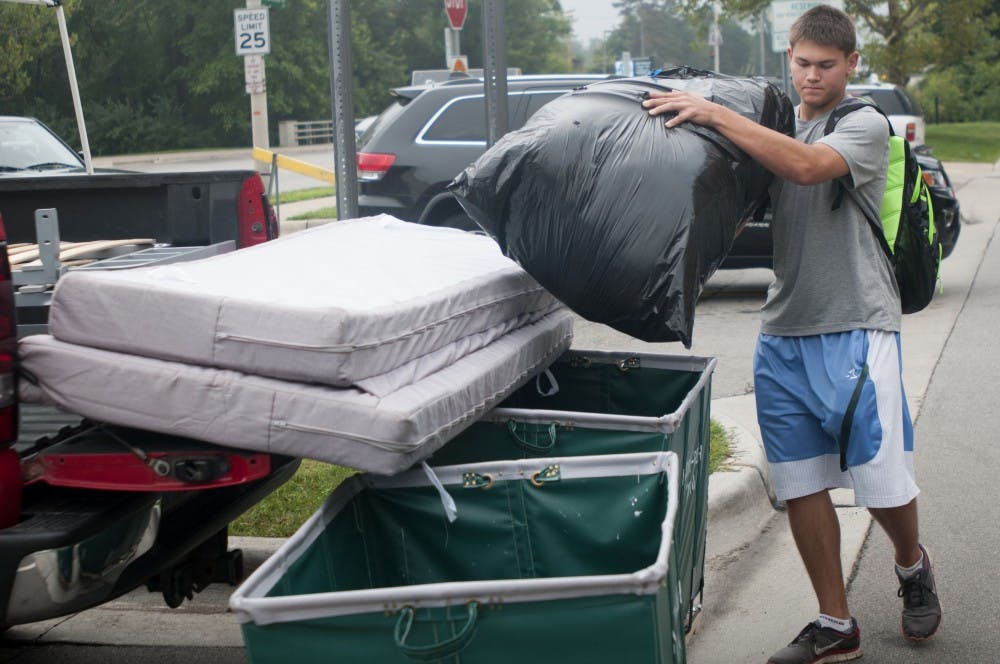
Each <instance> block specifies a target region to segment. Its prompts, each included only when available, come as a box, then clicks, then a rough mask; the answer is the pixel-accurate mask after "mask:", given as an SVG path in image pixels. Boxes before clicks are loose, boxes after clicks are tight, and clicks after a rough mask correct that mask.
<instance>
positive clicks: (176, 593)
mask: <svg viewBox="0 0 1000 664" xmlns="http://www.w3.org/2000/svg"><path fill="white" fill-rule="evenodd" d="M0 228H2V230H0V338H2V340H0V627H4V626H10V625H15V624H21V623H26V622H33V621H36V620H42V619H47V618H52V617H56V616H60V615H67V614H70V613H73V612H76V611H79V610H81V609H85V608H88V607H92V606H96V605H98V604H101V603H103V602H106V601H108V600H111V599H113V598H115V597H118V596H119V595H122V594H123V593H126V592H128V591H131V590H133V589H135V588H137V587H140V586H142V585H146V586H147V587H148V588H149V589H150V590H153V591H160V592H162V593H163V595H164V598H165V599H166V601H167V604H169V605H170V606H178V605H179V604H180V603H181V602H182V601H183V599H184V598H185V597H188V598H190V597H191V596H192V595H193V593H194V592H198V591H200V590H201V589H203V588H204V587H205V586H207V585H208V584H209V583H211V582H213V581H226V582H230V583H236V582H237V581H239V580H240V578H241V576H242V562H241V556H240V554H239V552H238V551H228V547H227V526H228V524H229V523H230V522H231V521H232V520H233V519H235V518H236V517H238V516H239V515H240V514H242V513H243V512H245V511H246V510H247V509H249V508H250V507H252V506H253V505H254V504H256V503H257V502H259V501H260V500H261V499H263V498H264V497H265V496H267V495H268V494H269V493H270V492H272V491H273V490H274V489H275V488H277V487H278V486H280V485H281V484H282V483H283V482H285V481H286V480H287V479H288V478H289V477H291V475H292V474H294V472H295V470H296V468H297V467H298V460H297V459H292V458H286V457H279V456H276V455H261V454H259V453H249V452H247V453H242V452H240V451H239V450H233V449H228V448H227V449H225V450H223V449H222V448H219V447H216V446H212V445H208V444H205V443H200V442H198V441H193V440H189V439H185V438H181V437H178V436H167V435H162V434H154V433H151V432H146V431H141V430H136V429H129V428H124V427H115V426H109V425H105V424H103V423H99V422H90V421H86V420H83V419H82V418H81V417H79V416H77V415H74V414H73V413H66V412H62V411H59V410H56V409H55V408H52V407H49V406H42V405H38V404H26V403H21V402H20V401H19V398H18V383H19V381H23V380H28V381H30V380H31V376H27V375H24V374H23V372H20V371H19V369H18V362H17V344H18V338H19V336H24V335H26V334H32V333H38V332H44V331H45V329H46V321H47V309H48V301H49V297H50V296H51V292H52V289H53V287H54V284H55V282H56V281H57V280H58V277H59V275H60V274H62V273H64V272H65V271H66V270H69V269H80V267H79V266H76V267H74V266H71V264H70V263H71V262H70V261H62V260H60V251H59V249H60V247H62V248H65V247H67V246H69V247H77V248H78V249H79V248H80V247H83V246H88V247H97V253H96V255H91V258H95V259H96V260H95V261H94V262H91V263H89V264H88V265H86V268H87V269H102V268H103V267H104V266H105V265H106V266H107V269H113V268H119V267H122V266H123V265H124V264H152V263H155V262H164V261H167V262H170V261H179V260H185V259H187V258H191V257H198V256H205V255H210V254H212V253H218V252H221V251H227V250H230V249H236V248H239V247H244V246H248V245H251V244H256V243H258V242H264V241H267V240H269V239H271V238H274V237H276V235H277V232H278V229H277V221H276V219H275V217H274V214H273V212H272V210H271V207H270V205H269V203H268V200H267V196H266V195H265V189H264V185H263V182H262V180H261V177H260V175H259V174H257V173H256V172H254V171H225V172H212V173H178V174H169V173H165V174H138V173H109V174H96V175H86V174H79V175H61V176H52V175H34V176H31V177H25V176H24V175H22V174H20V173H6V174H4V177H0ZM39 235H41V237H39ZM123 238H142V239H143V240H142V242H141V243H136V244H135V245H134V246H133V245H132V244H130V243H129V242H125V243H121V242H113V241H114V240H121V239H123ZM15 245H20V246H17V247H15ZM140 245H141V246H140ZM10 247H14V249H10V254H11V255H14V253H15V251H16V252H24V251H28V252H31V251H34V252H35V254H37V256H38V259H37V260H31V261H24V260H22V259H23V254H19V258H18V259H16V260H13V259H9V258H8V250H9V248H10ZM101 247H104V249H101ZM82 253H86V252H82ZM91 253H92V254H93V252H91ZM80 254H81V251H76V252H74V254H73V255H74V257H78V256H79V255H80ZM12 260H13V262H14V263H16V268H17V269H15V270H13V271H12V269H11V263H12ZM76 262H77V260H76V259H74V261H72V263H74V264H75V263H76Z"/></svg>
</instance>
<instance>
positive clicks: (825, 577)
mask: <svg viewBox="0 0 1000 664" xmlns="http://www.w3.org/2000/svg"><path fill="white" fill-rule="evenodd" d="M787 505H788V523H789V525H790V526H791V528H792V536H793V537H794V538H795V545H796V546H797V547H798V549H799V555H800V556H801V557H802V562H803V563H805V566H806V572H807V573H808V574H809V580H810V581H811V582H812V586H813V591H814V592H815V593H816V599H817V600H818V601H819V612H820V613H825V614H826V615H828V616H833V617H834V618H839V619H841V620H849V619H850V617H851V612H850V610H848V608H847V592H846V590H845V588H844V572H843V569H842V567H841V564H840V521H838V520H837V512H836V510H835V509H834V508H833V501H831V500H830V494H829V492H827V491H820V492H819V493H814V494H811V495H808V496H803V497H802V498H793V499H790V500H788V501H787Z"/></svg>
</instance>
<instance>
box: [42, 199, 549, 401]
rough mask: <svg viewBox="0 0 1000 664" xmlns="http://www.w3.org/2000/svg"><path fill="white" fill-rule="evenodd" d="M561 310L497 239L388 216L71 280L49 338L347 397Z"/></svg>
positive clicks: (61, 290)
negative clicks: (416, 364) (410, 366)
mask: <svg viewBox="0 0 1000 664" xmlns="http://www.w3.org/2000/svg"><path fill="white" fill-rule="evenodd" d="M559 306H560V305H559V303H558V301H557V300H556V299H555V298H554V297H552V296H551V295H550V294H549V293H548V292H547V291H545V290H544V289H542V288H541V287H540V286H539V285H538V284H537V283H536V282H535V281H534V280H533V279H532V278H531V277H530V276H529V275H528V274H527V273H526V272H524V270H522V269H521V268H520V267H519V266H518V265H517V264H515V263H514V262H513V261H511V260H510V259H508V258H506V257H504V256H503V255H502V253H501V252H500V249H499V247H498V246H497V245H496V243H494V242H493V240H491V239H489V238H487V237H485V236H483V235H479V234H474V233H465V232H462V231H458V230H454V229H450V228H434V227H429V226H422V225H420V224H412V223H408V222H404V221H400V220H398V219H395V218H394V217H391V216H388V215H380V216H377V217H366V218H362V219H352V220H347V221H339V222H336V223H330V224H326V225H324V226H320V227H317V228H313V229H309V230H305V231H301V232H298V233H295V234H292V235H289V236H287V237H282V238H279V239H277V240H274V241H271V242H266V243H264V244H261V245H257V246H254V247H248V248H246V249H240V250H238V251H234V252H230V253H226V254H222V255H219V256H213V257H211V258H206V259H203V260H198V261H190V262H186V263H178V264H172V265H161V266H149V267H145V268H135V269H129V270H92V271H83V270H81V271H70V272H68V273H67V274H66V275H64V276H63V277H62V278H61V279H60V280H59V282H58V284H57V286H56V289H55V293H54V295H53V299H52V304H51V308H50V312H49V331H50V333H51V334H52V335H53V336H54V337H55V338H57V339H59V340H61V341H65V342H68V343H72V344H77V345H81V346H91V347H93V348H102V349H106V350H112V351H116V352H121V353H128V354H133V355H145V356H148V357H153V358H159V359H164V360H175V361H179V362H184V363H188V364H199V365H204V366H211V367H217V368H224V369H234V370H237V371H242V372H246V373H251V374H258V375H261V376H270V377H272V378H280V379H283V380H290V381H297V382H306V383H319V384H324V385H334V386H340V387H347V386H351V385H356V384H357V383H358V382H359V381H362V380H364V379H367V378H371V377H373V376H380V375H383V374H386V373H387V372H390V371H392V370H393V369H396V368H398V367H400V366H402V365H405V364H406V363H408V362H410V361H411V360H413V359H414V358H417V357H421V356H424V355H427V354H429V353H432V352H434V351H436V350H438V349H441V348H443V347H445V346H447V345H448V344H450V343H451V342H453V341H455V340H458V339H466V340H469V339H478V341H479V343H480V344H487V343H489V342H491V341H492V340H493V338H491V337H490V335H489V334H486V335H483V334H482V333H484V332H487V331H490V330H492V331H493V332H494V333H495V332H497V331H498V330H502V329H504V327H506V328H507V329H510V328H512V327H514V326H515V324H516V325H520V324H523V323H524V322H526V321H527V322H532V321H534V320H538V319H540V318H542V317H543V316H545V315H546V314H548V313H550V312H552V311H553V310H555V309H556V308H557V307H559ZM474 335H479V336H474ZM470 350H471V349H470Z"/></svg>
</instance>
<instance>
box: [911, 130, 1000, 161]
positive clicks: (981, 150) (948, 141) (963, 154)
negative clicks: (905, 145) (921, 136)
mask: <svg viewBox="0 0 1000 664" xmlns="http://www.w3.org/2000/svg"><path fill="white" fill-rule="evenodd" d="M926 141H927V145H930V146H931V148H933V151H934V156H935V157H937V158H938V159H940V160H941V161H969V162H988V163H993V162H995V161H997V160H998V159H1000V122H956V123H954V124H929V125H927V137H926Z"/></svg>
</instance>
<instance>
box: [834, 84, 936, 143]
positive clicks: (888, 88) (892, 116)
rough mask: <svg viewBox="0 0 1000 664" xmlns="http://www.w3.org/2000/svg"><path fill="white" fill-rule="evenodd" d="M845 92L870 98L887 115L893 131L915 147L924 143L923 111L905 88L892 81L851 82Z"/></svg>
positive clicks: (925, 127)
mask: <svg viewBox="0 0 1000 664" xmlns="http://www.w3.org/2000/svg"><path fill="white" fill-rule="evenodd" d="M847 94H849V95H852V96H854V97H867V98H869V99H871V100H872V101H873V102H875V104H876V105H877V106H878V107H879V108H881V109H882V112H883V113H885V114H886V115H887V116H889V122H890V124H892V131H893V133H895V134H896V135H897V136H902V137H903V138H905V139H906V140H908V141H909V142H910V144H911V145H913V146H915V147H920V146H922V145H923V144H924V140H925V136H926V133H927V125H926V123H925V122H924V111H923V109H921V108H920V104H919V103H917V100H916V99H914V98H913V96H912V95H911V94H910V93H909V92H907V91H906V88H904V87H902V86H899V85H895V84H893V83H851V84H850V85H848V86H847Z"/></svg>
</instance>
